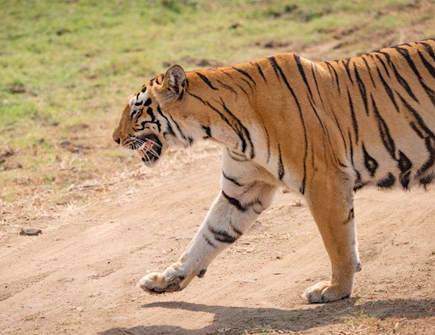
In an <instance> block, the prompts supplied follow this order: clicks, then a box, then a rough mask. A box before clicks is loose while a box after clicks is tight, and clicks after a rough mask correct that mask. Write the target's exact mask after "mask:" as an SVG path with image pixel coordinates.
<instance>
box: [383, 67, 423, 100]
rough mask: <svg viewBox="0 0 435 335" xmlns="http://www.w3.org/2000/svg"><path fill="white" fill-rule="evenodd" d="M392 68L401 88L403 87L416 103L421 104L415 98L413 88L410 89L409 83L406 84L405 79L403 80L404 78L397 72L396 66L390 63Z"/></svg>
mask: <svg viewBox="0 0 435 335" xmlns="http://www.w3.org/2000/svg"><path fill="white" fill-rule="evenodd" d="M390 66H391V68H392V69H393V73H394V75H395V77H396V79H397V81H398V83H399V84H400V86H402V87H403V88H404V89H405V91H406V92H407V93H408V95H409V96H410V97H411V98H412V99H414V101H416V102H419V101H418V99H417V97H416V96H415V94H414V92H413V91H412V90H411V88H410V87H409V85H408V83H407V82H406V80H405V79H403V77H402V76H401V75H400V73H399V72H398V71H397V69H396V66H395V65H394V63H393V62H391V63H390Z"/></svg>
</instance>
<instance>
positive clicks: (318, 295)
mask: <svg viewBox="0 0 435 335" xmlns="http://www.w3.org/2000/svg"><path fill="white" fill-rule="evenodd" d="M351 292H352V290H351V289H343V288H342V287H339V286H338V285H331V284H330V282H327V281H322V282H319V283H317V284H315V285H313V286H311V287H309V288H307V289H306V290H305V291H304V293H303V294H302V297H303V298H305V299H307V300H308V302H309V303H311V304H312V303H322V302H331V301H336V300H340V299H344V298H348V297H349V296H350V294H351Z"/></svg>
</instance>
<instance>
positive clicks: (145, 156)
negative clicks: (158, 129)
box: [136, 134, 162, 163]
mask: <svg viewBox="0 0 435 335" xmlns="http://www.w3.org/2000/svg"><path fill="white" fill-rule="evenodd" d="M138 140H139V141H140V143H141V145H140V146H139V147H138V148H137V149H136V150H137V152H138V153H139V156H140V157H141V159H142V162H144V163H148V162H155V161H157V160H158V159H159V158H160V154H161V153H162V142H161V141H160V140H159V138H158V137H157V136H156V135H154V134H149V135H144V136H139V137H138Z"/></svg>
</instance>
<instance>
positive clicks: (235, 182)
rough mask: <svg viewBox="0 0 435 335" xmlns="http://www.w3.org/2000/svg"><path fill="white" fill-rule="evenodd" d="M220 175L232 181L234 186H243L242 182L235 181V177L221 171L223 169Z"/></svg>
mask: <svg viewBox="0 0 435 335" xmlns="http://www.w3.org/2000/svg"><path fill="white" fill-rule="evenodd" d="M222 176H223V177H224V178H225V179H226V180H228V181H230V182H232V183H233V184H234V185H236V186H238V187H243V184H241V183H239V182H238V181H237V179H236V178H233V177H230V176H228V175H227V174H226V173H225V171H223V170H222Z"/></svg>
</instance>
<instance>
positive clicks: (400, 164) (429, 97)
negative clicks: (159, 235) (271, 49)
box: [113, 39, 435, 303]
mask: <svg viewBox="0 0 435 335" xmlns="http://www.w3.org/2000/svg"><path fill="white" fill-rule="evenodd" d="M434 47H435V39H427V40H422V41H419V42H410V43H404V44H400V45H397V46H393V47H389V48H383V49H380V50H378V51H373V52H369V53H365V54H360V55H358V56H355V57H350V58H346V59H338V60H328V61H316V62H314V61H310V60H308V59H305V58H303V57H300V56H298V55H297V54H293V53H281V54H276V55H274V56H270V57H265V58H261V59H258V60H255V61H251V62H246V63H242V64H238V65H235V66H226V67H217V68H212V69H201V70H196V71H189V72H185V71H184V69H183V68H182V67H181V66H180V65H173V66H171V67H170V68H169V69H168V70H167V71H166V72H165V73H164V74H160V75H157V76H156V77H154V78H153V79H151V80H150V81H149V82H147V83H146V84H144V85H143V86H142V88H141V89H140V90H139V91H138V92H137V93H136V94H135V95H134V96H132V97H131V99H130V100H129V101H128V103H127V104H126V105H125V107H124V108H123V110H122V112H121V117H120V120H119V123H118V125H117V127H116V129H115V131H114V132H113V140H114V141H115V142H116V143H118V144H120V145H121V146H122V147H125V148H128V149H131V150H134V151H136V152H137V153H138V154H139V157H140V158H141V160H142V161H143V162H144V164H145V165H146V166H154V165H155V164H156V163H157V162H158V161H159V159H160V158H161V157H162V156H164V154H165V152H166V151H167V149H168V148H169V147H176V146H181V147H189V146H191V145H192V144H194V143H196V142H200V141H212V142H215V143H218V144H219V145H220V146H221V147H222V149H223V150H222V170H221V181H220V185H221V187H220V190H219V193H218V195H217V197H216V199H215V200H214V202H213V204H212V205H211V208H210V209H209V211H208V213H207V215H206V216H205V219H204V220H203V222H202V224H201V225H200V228H199V230H198V231H197V233H196V235H195V237H194V238H193V240H192V242H191V243H190V245H189V247H188V248H187V249H186V251H185V252H184V253H183V254H182V255H181V256H180V258H179V259H178V260H177V261H176V262H175V263H173V264H172V265H169V266H168V267H167V268H166V269H165V270H164V271H163V272H153V273H149V274H148V275H146V276H144V277H143V278H142V279H140V281H139V282H138V285H139V286H140V287H141V288H142V289H143V290H145V291H147V292H149V293H163V292H174V291H179V290H182V289H184V288H185V287H186V286H187V285H188V284H189V283H190V282H191V280H192V279H193V278H194V277H196V276H197V277H200V278H201V277H203V276H204V275H205V273H206V270H207V268H208V266H209V264H210V263H211V262H212V260H213V259H214V258H215V257H216V256H217V255H218V254H219V253H220V252H222V250H224V249H225V248H226V247H228V246H229V245H231V244H233V243H234V242H236V241H237V240H238V239H239V238H240V237H241V236H242V235H243V234H244V233H245V232H246V231H247V229H248V228H249V227H250V225H251V224H252V223H253V222H254V221H255V220H256V218H257V217H258V216H259V215H260V214H261V213H262V212H263V211H264V210H265V209H267V208H268V207H269V206H270V205H271V203H272V201H273V198H274V195H275V193H276V192H277V190H279V189H287V190H291V191H292V192H295V193H298V194H300V195H301V196H302V197H303V198H304V199H305V201H306V203H307V206H308V208H309V210H310V212H311V214H312V217H313V218H314V221H315V223H316V224H317V227H318V230H319V232H320V234H321V237H322V240H323V244H324V247H325V249H326V251H327V254H328V256H329V260H330V265H331V276H330V280H329V281H321V282H318V283H316V284H315V285H313V286H311V287H308V288H307V289H306V290H305V291H304V292H303V294H302V297H303V298H305V299H306V300H307V301H308V302H309V303H326V302H331V301H335V300H339V299H344V298H348V297H349V296H350V295H351V293H352V288H353V284H354V276H355V273H356V272H358V271H360V270H361V263H360V257H359V253H358V242H357V232H356V227H355V218H354V217H355V214H354V205H353V202H354V201H353V198H354V193H355V192H356V191H357V190H359V189H361V188H363V187H365V186H369V185H372V186H374V187H377V188H379V189H389V188H393V187H394V186H398V187H399V188H402V189H404V190H408V189H410V188H411V187H412V186H413V185H421V186H423V187H424V188H427V187H428V185H429V184H430V183H431V182H432V181H433V180H434V177H435V164H434V163H435V134H434V132H435V54H434Z"/></svg>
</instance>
